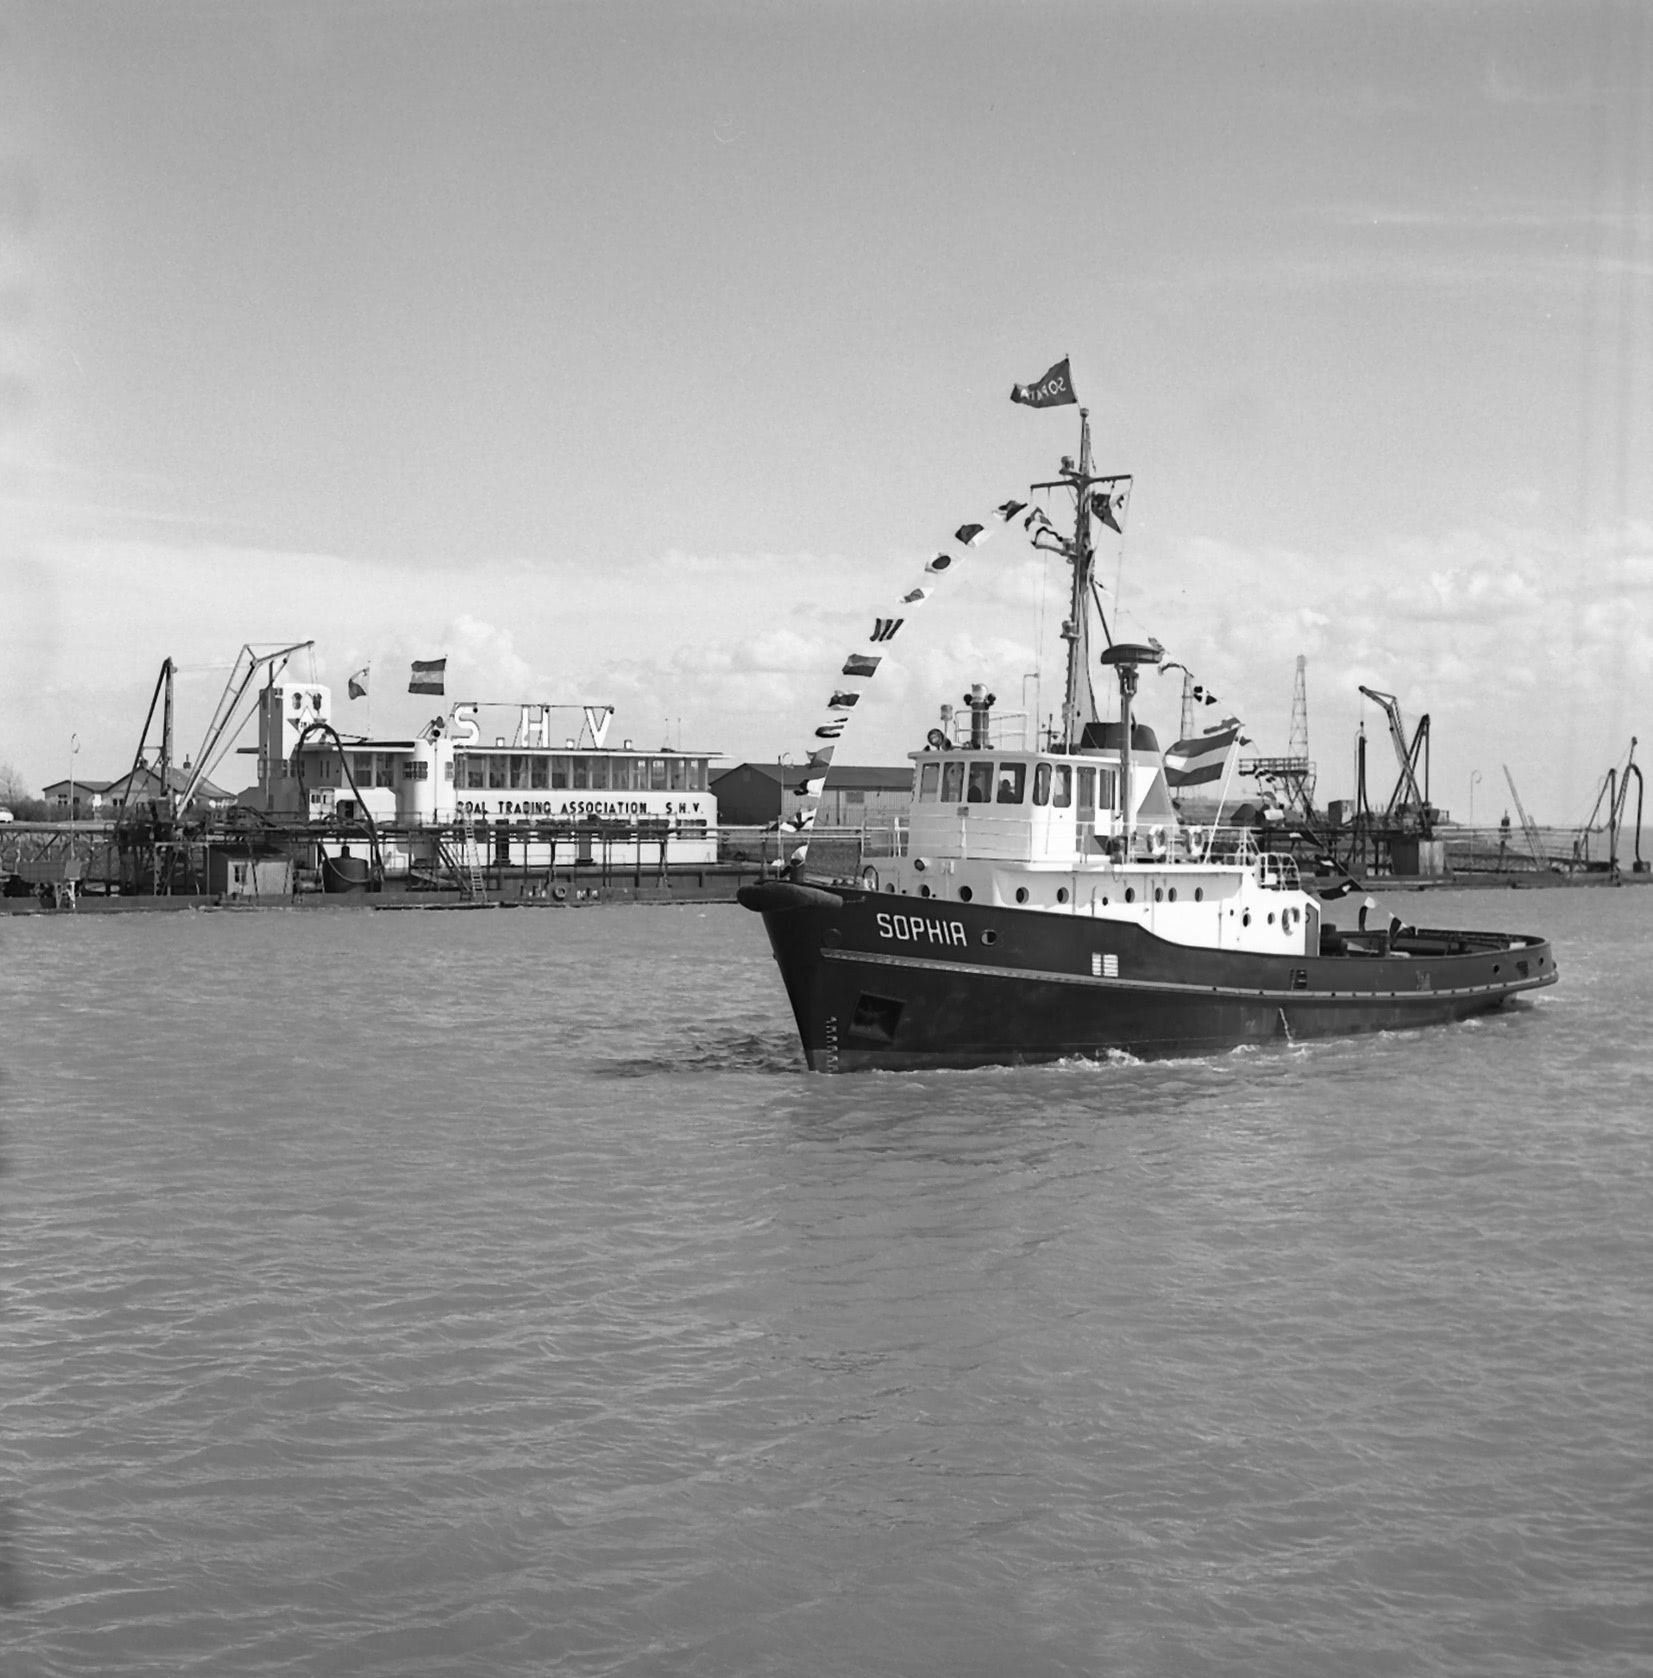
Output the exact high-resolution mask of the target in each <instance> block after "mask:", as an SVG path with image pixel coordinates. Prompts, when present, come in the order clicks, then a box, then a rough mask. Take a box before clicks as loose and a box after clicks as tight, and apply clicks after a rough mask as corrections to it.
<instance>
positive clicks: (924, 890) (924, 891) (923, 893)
mask: <svg viewBox="0 0 1653 1678" xmlns="http://www.w3.org/2000/svg"><path fill="white" fill-rule="evenodd" d="M918 895H919V896H920V897H928V896H929V895H930V888H929V887H928V886H920V887H919V888H918ZM1250 918H1251V917H1250V916H1249V915H1248V916H1246V919H1247V920H1250Z"/></svg>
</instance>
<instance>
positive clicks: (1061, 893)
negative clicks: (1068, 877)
mask: <svg viewBox="0 0 1653 1678" xmlns="http://www.w3.org/2000/svg"><path fill="white" fill-rule="evenodd" d="M1067 900H1068V888H1067V887H1066V886H1058V887H1057V888H1056V901H1057V902H1058V903H1066V902H1067Z"/></svg>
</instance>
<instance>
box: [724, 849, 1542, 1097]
mask: <svg viewBox="0 0 1653 1678" xmlns="http://www.w3.org/2000/svg"><path fill="white" fill-rule="evenodd" d="M740 898H741V901H742V903H744V904H745V905H746V907H747V908H749V909H753V910H757V911H758V912H759V913H761V914H762V916H763V920H764V925H765V927H766V929H767V931H768V934H769V940H770V944H771V947H772V948H773V950H774V954H775V959H776V961H777V963H778V965H779V967H780V971H781V976H782V979H783V981H784V982H785V985H786V991H787V995H788V998H789V999H790V1001H791V1004H792V1010H793V1014H794V1016H795V1018H796V1020H797V1024H798V1032H799V1036H800V1038H801V1040H802V1043H803V1048H804V1054H805V1058H806V1059H807V1061H808V1063H809V1065H810V1067H811V1068H812V1069H813V1070H815V1071H820V1072H852V1071H868V1070H892V1071H893V1070H917V1069H920V1068H926V1067H960V1068H963V1067H975V1066H992V1065H1016V1064H1026V1063H1036V1062H1048V1061H1055V1060H1064V1059H1072V1058H1092V1059H1095V1058H1100V1057H1104V1056H1106V1055H1108V1054H1110V1053H1118V1054H1124V1055H1130V1056H1133V1057H1136V1058H1139V1059H1144V1060H1148V1059H1165V1058H1170V1057H1179V1056H1191V1055H1203V1054H1211V1053H1216V1052H1221V1051H1223V1050H1227V1049H1232V1048H1236V1047H1238V1046H1240V1045H1242V1044H1249V1043H1269V1042H1297V1041H1304V1040H1307V1039H1311V1038H1324V1037H1338V1036H1346V1035H1351V1034H1355V1033H1360V1032H1372V1031H1386V1030H1388V1031H1393V1030H1405V1029H1409V1028H1411V1027H1415V1026H1425V1025H1440V1024H1447V1023H1450V1022H1452V1021H1455V1020H1462V1019H1466V1018H1468V1017H1470V1016H1471V1015H1475V1014H1481V1013H1487V1012H1490V1011H1491V1010H1493V1009H1496V1008H1499V1007H1501V1006H1502V1005H1503V1004H1504V1003H1505V1002H1506V1001H1507V1000H1508V999H1509V998H1510V997H1511V996H1514V995H1517V994H1519V993H1521V992H1523V991H1528V990H1535V989H1538V988H1540V987H1542V986H1545V985H1550V984H1553V983H1555V981H1556V978H1557V973H1556V967H1555V960H1554V957H1553V955H1552V953H1551V951H1550V947H1549V945H1548V944H1547V943H1546V942H1544V941H1543V940H1542V939H1539V938H1534V937H1526V936H1523V935H1516V934H1504V933H1478V932H1456V931H1453V932H1444V931H1443V932H1433V931H1428V930H1419V929H1410V930H1408V931H1406V932H1404V933H1401V934H1399V935H1397V936H1396V937H1395V938H1394V939H1393V941H1391V940H1390V939H1389V938H1388V936H1387V935H1383V936H1378V935H1374V936H1373V937H1371V938H1370V939H1361V938H1359V937H1358V936H1354V937H1351V938H1350V940H1349V941H1348V942H1347V943H1346V944H1345V945H1344V948H1343V950H1342V951H1340V952H1339V953H1325V954H1319V955H1313V956H1310V955H1302V954H1297V955H1290V954H1288V955H1272V954H1260V953H1256V952H1246V951H1238V950H1221V949H1202V948H1189V947H1188V946H1185V945H1180V944H1173V943H1170V942H1168V941H1167V940H1165V939H1163V938H1159V937H1156V936H1154V935H1153V934H1152V933H1150V932H1148V931H1147V930H1146V929H1145V928H1142V927H1139V926H1134V925H1132V924H1130V923H1128V922H1122V921H1118V920H1109V919H1104V918H1099V917H1098V918H1093V917H1091V916H1087V915H1072V914H1050V913H1044V912H1039V911H1032V910H1026V909H1019V908H1008V907H999V906H986V905H980V904H965V903H958V902H939V901H935V902H915V901H914V900H913V899H912V898H910V897H892V896H890V895H886V894H879V893H873V892H869V891H865V890H862V889H859V888H857V887H852V886H842V887H838V886H835V887H833V888H832V889H831V890H827V889H823V888H820V887H815V886H807V885H801V884H794V883H792V882H789V881H772V882H766V883H764V884H762V885H756V886H747V887H744V888H742V890H741V893H740Z"/></svg>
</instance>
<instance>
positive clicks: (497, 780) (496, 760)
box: [488, 752, 510, 792]
mask: <svg viewBox="0 0 1653 1678" xmlns="http://www.w3.org/2000/svg"><path fill="white" fill-rule="evenodd" d="M509 768H510V763H509V760H508V759H506V758H505V757H504V756H502V755H501V754H500V753H498V752H494V753H492V754H490V756H489V758H488V786H489V788H490V790H493V791H501V792H502V791H504V789H505V779H506V774H507V771H508V770H509Z"/></svg>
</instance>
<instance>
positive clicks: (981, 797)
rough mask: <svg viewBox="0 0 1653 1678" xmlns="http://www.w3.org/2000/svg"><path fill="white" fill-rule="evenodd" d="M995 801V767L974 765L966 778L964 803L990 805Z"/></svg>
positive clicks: (982, 764)
mask: <svg viewBox="0 0 1653 1678" xmlns="http://www.w3.org/2000/svg"><path fill="white" fill-rule="evenodd" d="M992 801H993V765H992V764H991V763H972V764H971V765H970V773H969V774H968V775H967V776H966V777H965V794H964V802H965V803H966V804H990V803H991V802H992Z"/></svg>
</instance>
